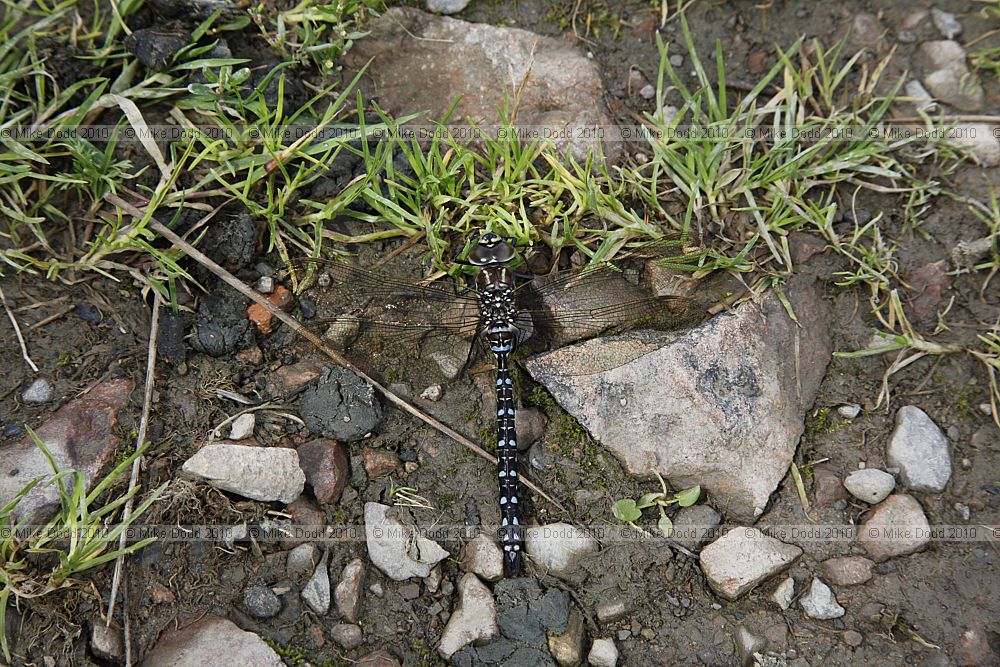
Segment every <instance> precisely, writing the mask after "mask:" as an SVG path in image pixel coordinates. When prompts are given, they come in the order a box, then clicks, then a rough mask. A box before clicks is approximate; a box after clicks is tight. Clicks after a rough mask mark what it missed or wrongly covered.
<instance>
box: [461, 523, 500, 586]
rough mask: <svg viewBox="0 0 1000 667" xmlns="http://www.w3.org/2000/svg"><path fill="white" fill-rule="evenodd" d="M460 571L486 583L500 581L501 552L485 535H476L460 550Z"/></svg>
mask: <svg viewBox="0 0 1000 667" xmlns="http://www.w3.org/2000/svg"><path fill="white" fill-rule="evenodd" d="M462 571H463V572H472V573H473V574H476V575H478V576H479V577H480V578H481V579H485V580H486V581H500V579H502V578H503V552H502V551H501V550H500V547H499V546H498V545H497V543H496V542H494V541H493V540H492V539H490V538H489V537H488V536H487V535H485V534H480V535H477V536H476V537H475V538H473V539H472V540H471V541H470V542H469V543H468V544H466V545H465V546H464V547H463V548H462Z"/></svg>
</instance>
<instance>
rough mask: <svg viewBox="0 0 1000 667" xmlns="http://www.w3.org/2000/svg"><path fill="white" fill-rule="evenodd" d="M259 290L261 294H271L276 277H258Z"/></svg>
mask: <svg viewBox="0 0 1000 667" xmlns="http://www.w3.org/2000/svg"><path fill="white" fill-rule="evenodd" d="M257 291H258V292H260V293H261V294H270V293H271V292H273V291H274V278H272V277H271V276H261V277H260V278H258V279H257Z"/></svg>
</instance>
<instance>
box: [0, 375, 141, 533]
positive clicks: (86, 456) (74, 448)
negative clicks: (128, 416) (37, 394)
mask: <svg viewBox="0 0 1000 667" xmlns="http://www.w3.org/2000/svg"><path fill="white" fill-rule="evenodd" d="M132 386H133V385H132V381H131V380H128V379H126V378H118V379H114V380H107V381H105V382H102V383H100V384H98V385H97V386H95V387H93V388H92V389H91V390H90V391H88V392H87V393H86V394H84V395H83V396H80V397H79V398H77V399H74V400H72V401H70V402H69V403H67V404H66V405H64V406H62V407H61V408H59V410H57V411H56V413H55V414H54V415H52V416H51V417H49V419H48V420H47V421H46V422H45V423H44V424H42V425H41V426H40V427H39V428H38V430H36V431H35V433H36V435H38V437H39V438H40V439H41V441H42V442H44V443H45V446H46V447H47V448H48V450H49V452H51V453H52V458H53V459H55V462H56V464H57V466H58V467H59V469H60V470H68V469H70V468H72V469H75V470H78V471H79V472H80V473H81V474H82V475H83V478H84V480H86V483H87V489H88V490H89V489H90V487H91V486H92V485H93V483H94V482H95V481H97V480H99V479H100V478H102V477H103V476H104V475H105V474H107V472H108V471H109V470H110V469H111V467H112V466H111V464H112V463H113V462H114V458H115V451H116V450H117V449H118V438H116V437H115V435H114V429H115V424H116V423H117V416H118V411H119V410H120V409H121V408H122V407H124V406H125V405H126V404H127V403H128V398H129V394H130V393H131V392H132ZM52 474H53V473H52V467H51V466H50V465H49V462H48V460H47V459H46V458H45V456H44V455H43V454H42V452H41V450H39V449H38V447H36V446H35V442H34V440H32V439H31V436H25V437H23V438H21V440H20V441H18V442H16V443H13V444H10V445H6V446H4V447H2V448H0V506H3V505H5V504H7V503H8V502H9V501H10V500H11V499H12V498H14V496H16V495H17V494H18V493H19V492H20V491H21V489H23V488H24V487H25V486H26V485H27V484H28V483H29V482H31V481H32V480H33V479H35V478H36V477H46V478H48V477H51V476H52ZM58 506H59V489H58V487H56V486H55V485H45V484H44V483H43V484H39V485H37V486H35V488H33V489H32V490H31V491H30V492H29V493H28V494H27V495H26V496H25V497H24V498H22V499H21V502H20V503H19V504H18V506H17V508H16V509H15V510H14V518H15V519H21V518H23V517H27V516H31V515H35V519H36V520H38V521H43V520H45V519H47V518H48V517H49V516H50V515H51V514H52V512H53V511H55V509H56V508H57V507H58Z"/></svg>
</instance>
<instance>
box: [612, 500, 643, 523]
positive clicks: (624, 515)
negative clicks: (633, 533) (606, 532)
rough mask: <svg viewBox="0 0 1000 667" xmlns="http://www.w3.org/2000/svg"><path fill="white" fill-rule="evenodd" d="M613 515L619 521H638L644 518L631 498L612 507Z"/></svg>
mask: <svg viewBox="0 0 1000 667" xmlns="http://www.w3.org/2000/svg"><path fill="white" fill-rule="evenodd" d="M611 513H612V514H614V515H615V518H616V519H618V520H619V521H638V520H639V519H640V518H641V517H642V512H640V511H639V508H638V507H636V505H635V501H634V500H632V499H631V498H622V499H621V500H619V501H618V502H616V503H615V504H614V505H612V506H611Z"/></svg>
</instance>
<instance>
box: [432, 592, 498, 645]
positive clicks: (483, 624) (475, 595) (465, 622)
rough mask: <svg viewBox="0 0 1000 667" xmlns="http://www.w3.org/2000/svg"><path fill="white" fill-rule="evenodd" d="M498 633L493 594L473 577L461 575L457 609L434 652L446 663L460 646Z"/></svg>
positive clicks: (483, 639)
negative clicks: (436, 650) (436, 651)
mask: <svg viewBox="0 0 1000 667" xmlns="http://www.w3.org/2000/svg"><path fill="white" fill-rule="evenodd" d="M498 632H499V628H498V627H497V612H496V605H495V604H494V603H493V594H492V593H490V590H489V589H488V588H486V586H484V585H483V583H482V582H481V581H479V579H478V578H477V577H476V575H474V574H472V573H469V574H466V575H464V576H463V577H462V579H461V580H460V581H459V582H458V606H457V607H456V609H455V611H454V613H452V615H451V618H449V619H448V625H447V626H445V629H444V632H443V633H442V634H441V643H440V645H439V646H438V652H439V653H440V654H441V656H442V657H444V658H445V659H446V660H447V659H449V658H451V656H452V655H453V654H454V653H455V652H456V651H458V650H459V649H461V648H462V647H464V646H467V645H468V644H471V643H473V642H477V641H485V640H487V639H489V638H490V637H492V636H494V635H495V634H497V633H498Z"/></svg>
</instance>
